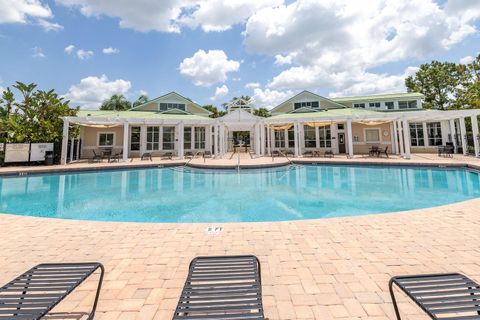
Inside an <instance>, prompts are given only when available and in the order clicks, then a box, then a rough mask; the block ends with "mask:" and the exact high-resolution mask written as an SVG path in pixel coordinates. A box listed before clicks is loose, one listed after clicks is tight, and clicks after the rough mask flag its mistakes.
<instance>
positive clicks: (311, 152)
mask: <svg viewBox="0 0 480 320" xmlns="http://www.w3.org/2000/svg"><path fill="white" fill-rule="evenodd" d="M303 156H304V157H306V156H309V157H310V158H313V151H311V150H308V151H305V152H304V153H303Z"/></svg>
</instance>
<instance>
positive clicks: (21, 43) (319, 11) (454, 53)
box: [0, 0, 480, 108]
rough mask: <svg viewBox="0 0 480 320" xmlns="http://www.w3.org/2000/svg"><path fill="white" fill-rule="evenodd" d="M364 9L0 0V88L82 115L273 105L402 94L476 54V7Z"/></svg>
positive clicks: (429, 4) (421, 2) (465, 3)
mask: <svg viewBox="0 0 480 320" xmlns="http://www.w3.org/2000/svg"><path fill="white" fill-rule="evenodd" d="M3 2H5V3H3ZM371 2H372V3H371V7H369V8H368V10H367V9H366V8H364V7H365V6H363V7H362V5H359V4H355V2H352V1H347V0H344V1H330V0H318V1H313V0H304V1H288V2H284V1H281V0H266V1H263V2H262V4H258V3H257V2H256V1H253V0H245V1H234V2H227V1H220V0H209V1H206V0H198V1H195V0H168V1H165V3H162V2H160V3H159V1H154V0H141V1H138V2H131V1H126V0H122V1H118V0H117V1H114V0H102V1H95V0H57V1H41V0H8V2H7V0H0V7H1V8H0V42H1V43H2V49H3V50H0V59H1V61H2V64H1V65H0V81H1V82H0V86H2V87H7V86H9V85H11V84H12V83H14V82H15V81H17V80H18V81H22V82H35V83H37V84H38V85H39V87H40V88H43V89H51V88H53V89H55V90H56V91H57V92H59V93H61V94H65V95H66V97H67V98H69V99H71V100H72V101H73V103H74V104H79V105H81V106H82V107H83V108H96V107H98V105H99V103H100V102H101V101H102V100H103V99H105V98H106V97H108V96H110V95H111V94H114V93H119V94H124V95H126V96H127V97H128V98H129V99H131V100H134V99H136V98H137V97H138V95H139V94H141V93H143V92H146V93H147V94H148V96H149V97H150V98H154V97H156V96H159V95H162V94H164V93H167V92H170V91H177V92H179V93H180V94H183V95H185V96H187V97H190V98H192V99H194V100H195V101H197V102H199V103H200V104H210V103H212V104H215V105H220V104H221V103H222V102H225V101H228V100H229V99H230V98H231V97H233V96H238V95H242V94H244V95H250V96H254V98H255V103H256V105H257V106H267V107H272V106H274V105H275V104H276V103H278V102H279V101H281V100H284V99H285V98H286V97H288V96H290V95H292V94H294V93H296V92H298V91H299V90H302V89H307V90H311V91H314V92H317V93H319V94H322V95H325V96H346V95H347V96H348V95H359V94H375V93H384V92H398V91H403V90H405V89H404V87H403V79H404V77H405V76H406V75H408V74H412V73H414V72H415V68H416V67H418V66H419V65H420V64H421V63H424V62H429V61H431V60H432V59H438V60H448V61H454V62H459V61H460V60H461V59H464V60H462V61H469V60H470V58H468V57H469V56H470V57H474V56H476V55H477V54H478V52H480V41H479V40H480V34H479V32H478V28H479V26H480V4H478V1H473V0H471V1H469V0H452V2H451V3H449V2H448V1H442V2H435V1H433V0H418V1H398V3H395V2H393V4H392V1H383V0H372V1H371ZM399 16H400V17H403V18H399ZM68 46H73V47H71V50H67V51H68V52H67V51H66V48H67V47H68ZM106 48H111V50H110V51H113V53H110V54H106V53H103V50H104V49H106Z"/></svg>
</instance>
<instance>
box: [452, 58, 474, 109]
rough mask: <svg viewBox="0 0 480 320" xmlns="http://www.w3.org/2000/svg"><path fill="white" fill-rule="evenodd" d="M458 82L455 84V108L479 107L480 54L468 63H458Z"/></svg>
mask: <svg viewBox="0 0 480 320" xmlns="http://www.w3.org/2000/svg"><path fill="white" fill-rule="evenodd" d="M458 68H459V70H460V71H461V73H460V75H461V77H460V83H459V85H458V86H457V92H456V95H455V103H454V107H455V108H456V109H477V108H480V54H479V55H478V56H477V57H476V59H475V60H474V61H472V62H471V63H469V64H466V65H463V64H460V65H459V67H458Z"/></svg>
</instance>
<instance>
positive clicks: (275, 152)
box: [272, 150, 281, 157]
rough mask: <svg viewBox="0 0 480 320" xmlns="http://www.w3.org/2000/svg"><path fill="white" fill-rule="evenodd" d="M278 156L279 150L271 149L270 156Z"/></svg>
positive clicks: (279, 154)
mask: <svg viewBox="0 0 480 320" xmlns="http://www.w3.org/2000/svg"><path fill="white" fill-rule="evenodd" d="M280 156H281V153H280V151H278V150H273V151H272V157H280Z"/></svg>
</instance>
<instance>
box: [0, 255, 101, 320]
mask: <svg viewBox="0 0 480 320" xmlns="http://www.w3.org/2000/svg"><path fill="white" fill-rule="evenodd" d="M97 269H100V279H99V280H98V286H97V293H96V295H95V300H94V302H93V307H92V311H91V312H90V314H89V316H88V318H87V319H89V320H90V319H93V317H94V315H95V310H96V308H97V303H98V297H99V294H100V289H101V287H102V281H103V275H104V272H105V271H104V268H103V266H102V264H101V263H98V262H92V263H52V264H47V263H45V264H39V265H37V266H36V267H33V268H32V269H30V270H28V271H27V272H25V273H24V274H22V275H20V276H18V277H17V278H15V279H14V280H12V281H11V282H9V283H7V284H6V285H4V286H3V287H1V288H0V319H13V320H15V319H17V320H24V319H25V320H27V319H28V320H37V319H41V318H42V317H43V316H45V315H46V314H47V313H48V312H49V311H50V310H52V309H53V308H54V307H55V306H56V305H57V304H58V303H59V302H60V301H62V300H63V299H64V298H65V297H66V296H68V295H69V294H70V293H71V292H72V291H73V290H74V289H75V288H77V287H78V286H79V285H80V284H81V283H82V282H84V281H85V280H86V279H87V278H88V277H90V276H91V275H92V274H93V273H94V272H95V271H96V270H97Z"/></svg>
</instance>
